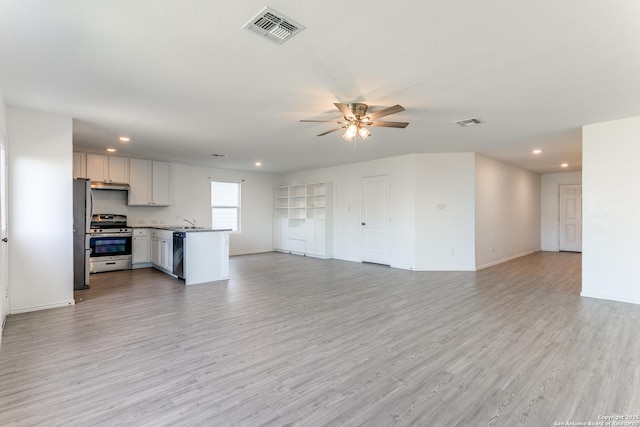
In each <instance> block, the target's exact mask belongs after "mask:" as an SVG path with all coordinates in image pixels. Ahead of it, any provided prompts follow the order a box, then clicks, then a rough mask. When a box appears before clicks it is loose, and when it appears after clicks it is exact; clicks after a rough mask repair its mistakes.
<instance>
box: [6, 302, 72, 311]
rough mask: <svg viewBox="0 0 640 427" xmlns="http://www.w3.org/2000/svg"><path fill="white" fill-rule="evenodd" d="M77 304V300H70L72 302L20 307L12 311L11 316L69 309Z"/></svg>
mask: <svg viewBox="0 0 640 427" xmlns="http://www.w3.org/2000/svg"><path fill="white" fill-rule="evenodd" d="M75 303H76V301H75V300H70V301H61V302H54V303H51V304H42V305H32V306H29V307H20V308H15V309H10V310H9V314H18V313H28V312H30V311H38V310H48V309H50V308H59V307H68V306H70V305H75Z"/></svg>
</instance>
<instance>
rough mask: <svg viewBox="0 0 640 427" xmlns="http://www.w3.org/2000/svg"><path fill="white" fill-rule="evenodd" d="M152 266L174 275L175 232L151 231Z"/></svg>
mask: <svg viewBox="0 0 640 427" xmlns="http://www.w3.org/2000/svg"><path fill="white" fill-rule="evenodd" d="M151 264H153V266H154V267H156V268H159V269H160V270H163V271H165V272H167V273H170V274H173V231H168V230H151Z"/></svg>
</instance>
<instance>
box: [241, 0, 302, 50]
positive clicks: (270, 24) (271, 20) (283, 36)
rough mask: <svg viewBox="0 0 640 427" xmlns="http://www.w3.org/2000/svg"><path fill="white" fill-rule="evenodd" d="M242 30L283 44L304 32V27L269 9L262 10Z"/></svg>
mask: <svg viewBox="0 0 640 427" xmlns="http://www.w3.org/2000/svg"><path fill="white" fill-rule="evenodd" d="M242 28H244V29H245V30H249V31H253V32H254V33H256V34H258V35H260V36H263V37H264V38H266V39H267V40H270V41H272V42H273V43H276V44H282V43H284V42H285V41H287V40H289V39H290V38H291V37H293V36H294V35H296V34H298V33H299V32H300V31H302V30H304V27H303V26H302V25H300V24H298V23H297V22H295V21H293V20H291V19H289V18H287V17H286V16H284V15H283V14H281V13H280V12H276V11H275V10H273V9H271V8H269V7H265V8H264V9H262V10H261V11H260V13H258V14H257V15H256V16H254V17H253V18H252V19H251V20H250V21H249V22H247V24H246V25H245V26H244V27H242Z"/></svg>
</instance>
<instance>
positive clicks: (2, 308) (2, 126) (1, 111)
mask: <svg viewBox="0 0 640 427" xmlns="http://www.w3.org/2000/svg"><path fill="white" fill-rule="evenodd" d="M6 135H7V112H6V106H5V103H4V95H3V94H2V90H0V138H2V139H4V141H5V142H6V141H7V140H6ZM2 179H3V178H2V177H0V180H2ZM0 184H2V183H1V182H0ZM0 245H2V246H0V263H2V264H0V268H2V269H5V268H7V266H6V265H5V260H6V259H7V258H5V255H7V254H6V252H5V251H7V250H8V248H7V245H4V244H2V243H0ZM0 274H6V272H5V271H2V272H0ZM5 282H6V283H5ZM8 286H9V283H8V275H5V276H3V278H2V279H1V280H0V343H1V342H2V329H3V328H4V321H5V318H6V317H7V314H9V299H8V298H7V296H6V293H7V292H8Z"/></svg>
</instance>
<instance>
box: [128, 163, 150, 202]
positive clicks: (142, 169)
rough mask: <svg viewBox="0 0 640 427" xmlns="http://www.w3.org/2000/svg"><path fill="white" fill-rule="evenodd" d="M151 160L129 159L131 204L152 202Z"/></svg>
mask: <svg viewBox="0 0 640 427" xmlns="http://www.w3.org/2000/svg"><path fill="white" fill-rule="evenodd" d="M150 186H151V160H141V159H130V160H129V205H131V206H135V205H144V206H147V205H150V204H151V187H150Z"/></svg>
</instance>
